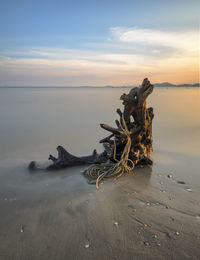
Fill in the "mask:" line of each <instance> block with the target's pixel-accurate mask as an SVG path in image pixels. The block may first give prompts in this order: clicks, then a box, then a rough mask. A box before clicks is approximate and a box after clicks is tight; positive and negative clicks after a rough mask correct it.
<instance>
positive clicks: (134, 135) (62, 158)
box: [29, 78, 154, 171]
mask: <svg viewBox="0 0 200 260" xmlns="http://www.w3.org/2000/svg"><path fill="white" fill-rule="evenodd" d="M153 88H154V86H153V85H152V84H151V83H150V81H149V80H148V79H147V78H145V79H144V80H143V82H142V85H141V86H140V87H135V88H133V89H131V90H130V91H129V93H128V94H123V95H122V96H121V97H120V99H121V100H122V101H123V105H124V111H123V112H122V111H121V110H120V109H117V113H118V115H119V117H120V120H116V121H115V123H116V128H114V127H111V126H109V125H106V124H100V126H101V127H102V128H103V129H105V130H107V131H109V132H110V133H111V134H110V135H109V136H108V137H106V138H104V139H102V140H100V143H103V146H104V148H105V150H104V152H103V153H101V154H99V155H98V154H97V152H96V150H94V152H93V153H92V155H89V156H83V157H76V156H74V155H72V154H70V153H69V152H67V151H66V150H65V149H64V148H63V147H62V146H58V147H57V151H58V158H55V157H54V156H52V155H50V156H49V160H51V161H52V164H50V165H49V166H48V167H47V168H46V170H49V171H50V170H57V169H62V168H66V167H68V166H75V165H90V164H106V163H108V162H113V163H115V162H116V161H118V160H120V158H121V156H122V154H123V151H124V149H125V146H126V144H127V136H126V135H124V131H123V129H124V128H126V129H128V131H129V133H130V138H131V146H130V150H129V154H128V159H129V160H130V161H131V162H133V163H134V165H137V164H142V165H152V160H151V159H150V151H151V149H152V120H153V117H154V114H153V108H152V107H150V108H146V99H147V97H148V96H149V95H150V94H151V93H152V91H153ZM29 169H30V170H35V169H38V168H37V166H36V162H35V161H32V162H31V163H30V164H29Z"/></svg>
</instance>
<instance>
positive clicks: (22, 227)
mask: <svg viewBox="0 0 200 260" xmlns="http://www.w3.org/2000/svg"><path fill="white" fill-rule="evenodd" d="M20 232H21V233H23V232H24V225H22V226H21V229H20Z"/></svg>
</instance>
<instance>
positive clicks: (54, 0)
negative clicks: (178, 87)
mask: <svg viewBox="0 0 200 260" xmlns="http://www.w3.org/2000/svg"><path fill="white" fill-rule="evenodd" d="M199 10H200V1H199V0H168V1H166V0H140V1H137V0H120V1H119V0H73V1H68V0H40V1H38V0H34V1H33V0H0V86H105V85H114V86H122V85H137V84H140V83H141V81H142V80H143V78H145V77H148V78H149V79H150V80H151V81H152V82H154V83H158V82H171V83H174V84H182V83H197V82H199V46H200V41H199V37H200V36H199Z"/></svg>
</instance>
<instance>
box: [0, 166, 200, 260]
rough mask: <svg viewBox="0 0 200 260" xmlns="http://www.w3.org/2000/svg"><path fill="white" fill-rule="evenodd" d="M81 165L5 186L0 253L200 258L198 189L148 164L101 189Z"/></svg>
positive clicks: (50, 256)
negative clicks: (93, 182) (88, 182)
mask: <svg viewBox="0 0 200 260" xmlns="http://www.w3.org/2000/svg"><path fill="white" fill-rule="evenodd" d="M81 169H82V168H81V167H74V168H71V169H68V170H66V171H67V174H66V171H61V172H59V173H56V174H55V173H50V174H49V173H45V174H44V173H43V175H42V177H41V173H37V174H34V175H32V176H31V178H29V177H25V179H24V180H23V183H20V182H19V181H18V184H17V185H16V182H15V180H13V181H12V182H9V187H8V186H7V187H6V192H5V193H4V191H3V190H1V200H0V208H1V221H0V225H1V236H0V259H2V260H3V259H6V260H7V259H20V260H22V259H24V260H25V259H26V260H27V259H48V260H49V259H199V256H200V248H199V244H200V234H199V227H200V212H199V197H200V193H199V191H197V190H192V191H187V190H186V189H187V188H188V186H187V184H178V183H177V181H176V180H174V179H173V178H168V177H167V172H159V173H154V174H152V173H151V169H149V168H137V169H136V170H135V174H134V175H133V174H130V175H127V176H124V177H121V178H119V179H117V180H113V179H110V180H106V181H103V182H102V184H101V185H100V189H99V190H96V188H95V186H94V185H89V184H87V182H86V180H85V179H84V177H83V176H82V175H80V173H79V171H80V170H81Z"/></svg>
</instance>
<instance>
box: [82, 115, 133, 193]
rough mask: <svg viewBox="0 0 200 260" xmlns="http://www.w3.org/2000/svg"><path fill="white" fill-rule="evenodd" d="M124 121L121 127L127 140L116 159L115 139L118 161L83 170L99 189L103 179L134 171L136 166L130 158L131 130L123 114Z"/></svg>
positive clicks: (95, 165) (94, 165)
mask: <svg viewBox="0 0 200 260" xmlns="http://www.w3.org/2000/svg"><path fill="white" fill-rule="evenodd" d="M122 123H123V126H122V125H121V129H122V132H123V134H124V135H126V137H127V142H126V145H125V147H124V151H123V153H122V155H121V158H120V160H117V159H116V143H115V140H114V160H115V161H116V163H109V164H93V165H91V166H89V167H88V168H87V169H86V170H85V171H84V172H83V174H84V175H85V176H86V177H87V178H88V179H89V180H90V183H92V181H96V188H97V189H98V188H99V183H100V181H101V180H102V179H104V178H108V177H114V176H116V177H117V178H118V177H120V176H121V175H123V174H124V173H128V172H130V171H132V170H133V168H134V166H135V164H134V162H133V161H132V160H130V159H129V152H130V149H131V137H130V134H131V132H130V131H129V130H128V128H127V125H126V122H125V120H124V116H123V115H122Z"/></svg>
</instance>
